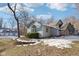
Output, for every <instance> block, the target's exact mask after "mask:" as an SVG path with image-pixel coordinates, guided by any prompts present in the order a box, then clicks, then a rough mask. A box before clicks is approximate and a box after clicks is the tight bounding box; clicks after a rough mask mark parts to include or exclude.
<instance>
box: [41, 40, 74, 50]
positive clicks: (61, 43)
mask: <svg viewBox="0 0 79 59" xmlns="http://www.w3.org/2000/svg"><path fill="white" fill-rule="evenodd" d="M42 42H44V44H45V45H48V46H55V47H57V48H61V49H63V48H72V47H71V45H70V44H72V41H70V40H63V39H46V40H42Z"/></svg>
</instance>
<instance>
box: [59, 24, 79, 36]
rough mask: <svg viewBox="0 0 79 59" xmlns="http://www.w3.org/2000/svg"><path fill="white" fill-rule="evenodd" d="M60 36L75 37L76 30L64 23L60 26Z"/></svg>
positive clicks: (71, 25)
mask: <svg viewBox="0 0 79 59" xmlns="http://www.w3.org/2000/svg"><path fill="white" fill-rule="evenodd" d="M60 34H61V35H77V34H78V30H77V29H76V28H75V27H74V25H73V24H71V23H66V24H63V25H62V26H61V29H60Z"/></svg>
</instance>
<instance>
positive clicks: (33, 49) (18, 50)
mask: <svg viewBox="0 0 79 59" xmlns="http://www.w3.org/2000/svg"><path fill="white" fill-rule="evenodd" d="M1 55H7V56H77V55H78V56H79V41H77V42H74V44H72V48H65V49H58V48H56V47H52V46H51V47H50V46H48V45H43V43H40V44H37V45H28V46H20V47H18V46H15V47H12V48H8V49H6V50H5V51H4V52H2V54H1Z"/></svg>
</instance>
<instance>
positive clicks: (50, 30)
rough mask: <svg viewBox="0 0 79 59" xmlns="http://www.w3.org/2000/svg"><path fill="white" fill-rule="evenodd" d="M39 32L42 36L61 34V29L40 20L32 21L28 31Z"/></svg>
mask: <svg viewBox="0 0 79 59" xmlns="http://www.w3.org/2000/svg"><path fill="white" fill-rule="evenodd" d="M32 32H38V33H39V37H40V38H44V37H51V36H59V29H58V28H56V27H53V26H50V25H46V24H42V23H41V22H38V21H32V22H31V23H30V24H29V26H28V28H27V33H32Z"/></svg>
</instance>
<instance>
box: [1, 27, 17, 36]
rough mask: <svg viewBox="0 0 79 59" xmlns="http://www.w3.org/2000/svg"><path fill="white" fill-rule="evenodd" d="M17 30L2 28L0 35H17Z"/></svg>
mask: <svg viewBox="0 0 79 59" xmlns="http://www.w3.org/2000/svg"><path fill="white" fill-rule="evenodd" d="M17 34H18V33H17V31H16V30H11V29H10V28H0V36H17Z"/></svg>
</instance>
